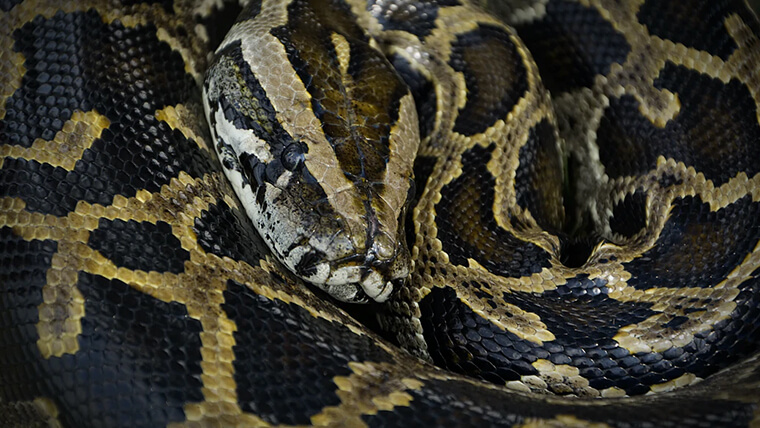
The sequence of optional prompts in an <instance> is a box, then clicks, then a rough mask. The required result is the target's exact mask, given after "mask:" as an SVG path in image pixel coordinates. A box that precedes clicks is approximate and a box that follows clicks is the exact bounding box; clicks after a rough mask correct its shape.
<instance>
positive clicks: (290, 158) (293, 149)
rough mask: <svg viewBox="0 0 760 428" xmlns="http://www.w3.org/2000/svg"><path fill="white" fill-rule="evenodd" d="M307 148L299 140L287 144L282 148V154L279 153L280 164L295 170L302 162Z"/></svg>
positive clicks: (289, 169)
mask: <svg viewBox="0 0 760 428" xmlns="http://www.w3.org/2000/svg"><path fill="white" fill-rule="evenodd" d="M307 150H308V148H307V147H306V145H305V144H304V143H301V142H297V143H290V144H288V146H287V147H285V148H284V149H283V150H282V154H281V155H280V161H281V162H282V166H284V167H285V169H287V170H288V171H295V170H296V169H297V168H298V167H299V166H300V165H302V164H303V162H304V160H305V157H304V153H306V151H307Z"/></svg>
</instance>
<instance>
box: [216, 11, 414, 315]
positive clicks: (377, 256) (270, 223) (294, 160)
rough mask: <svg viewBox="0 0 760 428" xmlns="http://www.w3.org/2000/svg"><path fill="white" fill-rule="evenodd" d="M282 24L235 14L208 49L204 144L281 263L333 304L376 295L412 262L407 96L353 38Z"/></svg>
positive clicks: (378, 57) (382, 62) (381, 61)
mask: <svg viewBox="0 0 760 428" xmlns="http://www.w3.org/2000/svg"><path fill="white" fill-rule="evenodd" d="M315 13H316V12H315ZM266 16H269V15H265V18H266ZM262 19H264V18H262ZM267 19H268V18H267ZM287 22H288V25H291V26H293V28H284V27H274V28H272V26H271V25H270V24H267V23H262V24H261V29H260V30H261V31H258V30H257V28H258V27H257V25H256V23H257V22H256V21H255V20H254V21H253V22H251V21H244V22H243V23H239V24H237V25H238V26H247V31H248V32H247V33H246V36H245V37H243V36H240V31H238V30H236V27H233V29H232V31H231V32H230V35H229V36H228V39H227V40H226V41H225V42H223V43H222V45H221V47H220V48H219V49H218V50H217V53H216V57H215V59H214V61H213V63H212V65H211V66H210V68H209V70H208V72H207V75H206V79H205V82H204V105H205V109H206V115H207V119H208V121H209V125H210V127H211V132H212V137H213V138H214V147H215V149H216V151H217V154H218V156H219V159H220V161H221V163H222V166H223V169H224V172H225V174H226V175H227V177H228V179H229V180H230V182H231V183H232V185H233V188H234V189H235V191H236V193H237V195H238V197H239V198H240V200H241V202H242V204H243V206H244V207H245V209H246V211H247V213H248V216H249V217H250V218H251V220H252V222H253V224H254V226H255V227H256V229H257V231H258V232H259V234H260V235H261V237H262V238H263V240H264V241H265V242H266V244H267V245H268V246H269V248H270V249H271V251H272V253H273V255H274V256H275V257H276V258H277V259H278V260H279V261H280V262H281V263H282V264H283V265H284V266H285V267H287V268H288V269H289V270H290V271H291V272H293V273H294V274H296V275H297V276H299V277H300V278H302V279H304V280H306V281H308V282H310V283H312V284H314V285H316V286H318V287H319V288H321V289H323V290H325V291H326V292H328V293H329V294H330V295H332V296H333V297H335V298H336V299H339V300H341V301H346V302H366V301H369V300H374V301H384V300H386V299H387V298H388V296H389V295H390V294H391V291H392V290H393V289H394V285H396V284H399V283H400V282H403V281H404V279H405V278H406V277H407V276H408V275H409V272H410V269H411V268H410V266H411V261H410V260H411V259H410V256H409V251H408V249H407V247H406V244H405V240H404V236H405V233H404V225H403V218H404V212H405V209H406V208H405V207H406V205H407V200H408V196H409V194H410V191H411V193H413V190H411V189H412V186H413V182H412V176H413V172H412V164H413V160H414V157H415V154H416V151H417V146H418V144H419V131H418V122H417V115H416V110H415V105H414V101H413V99H412V96H411V94H410V93H409V90H408V89H407V87H406V85H404V83H403V81H402V80H401V78H400V77H399V76H398V75H397V74H396V72H395V71H394V70H393V68H392V66H391V65H390V64H389V63H388V61H387V60H386V59H385V57H383V56H382V54H380V53H379V52H377V51H375V50H374V49H373V48H371V47H370V46H369V44H368V43H367V41H366V40H364V39H363V38H362V35H361V34H353V33H351V31H342V32H336V31H332V30H331V29H329V28H328V27H326V26H319V25H312V24H309V23H303V22H300V21H299V20H298V19H291V20H289V21H287ZM265 29H268V30H265ZM360 82H361V84H359V83H360Z"/></svg>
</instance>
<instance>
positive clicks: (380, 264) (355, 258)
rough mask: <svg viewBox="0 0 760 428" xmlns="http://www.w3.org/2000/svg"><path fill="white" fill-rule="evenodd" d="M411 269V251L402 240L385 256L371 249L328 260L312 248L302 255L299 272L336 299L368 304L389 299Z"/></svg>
mask: <svg viewBox="0 0 760 428" xmlns="http://www.w3.org/2000/svg"><path fill="white" fill-rule="evenodd" d="M320 255H321V256H322V257H319V256H320ZM410 269H411V262H410V260H409V254H408V252H407V251H406V247H404V246H403V244H402V243H400V244H399V246H398V249H397V250H396V251H395V252H394V254H393V256H392V257H391V258H385V259H383V258H380V257H378V256H377V254H375V253H374V252H373V251H371V250H370V251H367V252H366V253H364V254H351V255H348V256H345V257H341V258H338V259H333V260H329V259H325V258H324V255H323V254H318V253H317V252H316V251H314V250H313V249H312V250H311V251H309V252H307V253H306V255H304V256H303V257H302V258H301V262H300V263H299V264H298V265H297V268H296V274H297V275H298V276H300V277H301V278H303V279H304V280H305V281H307V282H309V283H311V284H314V285H315V286H317V287H318V288H321V289H322V290H324V291H325V292H327V293H328V294H329V295H330V296H332V297H333V298H335V299H337V300H340V301H342V302H347V303H367V302H369V301H374V302H384V301H386V300H387V299H388V297H390V295H391V293H392V292H393V291H394V290H396V289H397V288H398V286H399V285H402V284H403V283H404V282H405V281H406V278H407V277H408V276H409V273H410ZM299 273H300V274H299Z"/></svg>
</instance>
